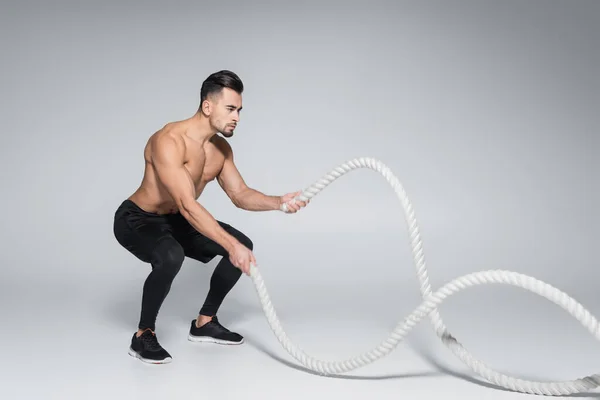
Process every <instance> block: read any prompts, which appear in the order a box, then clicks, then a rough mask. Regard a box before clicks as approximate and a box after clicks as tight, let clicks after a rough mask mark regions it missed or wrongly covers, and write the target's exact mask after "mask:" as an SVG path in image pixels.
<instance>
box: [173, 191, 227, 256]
mask: <svg viewBox="0 0 600 400" xmlns="http://www.w3.org/2000/svg"><path fill="white" fill-rule="evenodd" d="M181 215H182V216H183V217H184V218H185V219H186V220H187V221H188V222H189V223H190V225H192V226H193V227H194V228H195V229H196V230H197V231H198V232H200V233H201V234H203V235H204V236H206V237H208V238H209V239H212V240H214V241H215V242H217V243H218V244H220V245H221V246H222V247H223V248H224V249H225V250H226V251H227V252H231V250H232V249H233V247H234V246H235V245H236V244H238V240H237V239H236V238H234V237H233V236H232V235H230V234H229V233H227V231H225V229H223V228H222V227H221V225H219V223H218V222H217V220H216V219H215V218H214V217H213V216H212V215H211V214H210V213H209V212H208V210H206V208H204V207H203V206H202V205H201V204H200V203H198V202H197V201H190V202H189V204H185V206H184V207H181Z"/></svg>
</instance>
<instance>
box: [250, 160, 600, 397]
mask: <svg viewBox="0 0 600 400" xmlns="http://www.w3.org/2000/svg"><path fill="white" fill-rule="evenodd" d="M357 168H370V169H372V170H375V171H377V172H379V173H380V174H381V175H382V176H383V177H384V178H385V179H386V180H387V181H388V183H389V184H390V185H391V186H392V188H393V189H394V191H395V192H396V194H397V195H398V197H399V199H400V202H401V203H402V206H403V207H404V215H405V219H406V222H407V223H408V228H409V233H410V244H411V248H412V254H413V257H414V262H415V266H416V269H417V276H418V278H419V282H420V288H421V294H422V296H423V302H422V303H421V304H420V305H419V306H418V307H417V308H416V309H415V310H414V311H413V312H412V313H411V314H410V315H409V316H408V317H406V318H405V319H404V320H403V321H401V322H399V323H398V325H397V326H396V328H395V329H394V330H393V331H392V333H391V334H390V336H389V337H388V338H387V339H386V340H384V341H382V342H381V343H380V344H379V345H378V346H376V347H375V348H373V349H372V350H370V351H368V352H366V353H363V354H361V355H358V356H356V357H353V358H350V359H347V360H343V361H337V362H333V361H321V360H318V359H316V358H313V357H311V356H309V355H307V354H306V353H304V352H303V351H302V350H301V349H300V348H298V346H296V345H294V344H293V343H292V342H291V341H290V339H289V338H288V337H287V335H286V334H285V332H284V331H283V328H282V327H281V324H280V322H279V320H278V318H277V315H276V313H275V310H274V308H273V305H272V304H271V300H270V299H269V295H268V294H267V289H266V287H265V283H264V281H263V278H262V277H261V275H260V272H259V270H258V268H257V267H256V266H255V265H252V266H251V269H250V276H251V278H252V280H253V282H254V285H255V288H256V290H257V292H258V296H259V298H260V302H261V304H262V308H263V310H264V312H265V315H266V317H267V319H268V322H269V324H270V326H271V329H272V330H273V332H274V333H275V336H276V337H277V339H278V340H279V342H280V343H281V345H282V346H283V348H284V349H285V350H286V351H287V352H288V353H289V354H290V355H291V356H292V357H294V358H295V359H296V360H298V361H299V362H300V363H301V364H302V365H304V366H305V367H306V368H309V369H310V370H312V371H315V372H317V373H320V374H323V375H327V374H334V373H343V372H347V371H351V370H354V369H356V368H359V367H363V366H365V365H367V364H370V363H372V362H374V361H376V360H378V359H379V358H381V357H383V356H386V355H387V354H389V353H390V352H391V351H392V350H393V349H394V348H395V347H396V346H397V345H398V344H399V343H400V341H402V339H403V338H404V337H405V336H406V335H407V334H408V332H410V330H411V329H412V328H414V327H415V325H416V324H417V323H419V321H421V320H422V319H423V318H425V316H427V315H429V316H430V318H431V322H432V324H433V326H434V328H435V332H436V334H437V335H438V336H439V338H440V339H441V340H442V342H443V343H444V344H445V345H446V346H447V347H448V348H449V349H450V350H451V351H452V352H453V353H454V354H455V355H456V356H457V357H458V358H459V359H460V360H462V361H463V362H464V363H465V364H466V365H467V366H468V367H469V368H471V370H473V371H474V372H475V373H477V374H479V375H480V376H482V377H483V378H485V379H486V380H488V381H490V382H492V383H494V384H496V385H498V386H502V387H504V388H507V389H510V390H514V391H518V392H523V393H530V394H538V395H555V396H558V395H568V394H572V393H579V392H583V391H588V390H590V389H594V388H596V387H597V386H598V385H600V374H594V375H590V376H587V377H584V378H581V379H577V380H572V381H563V382H535V381H527V380H523V379H517V378H513V377H510V376H507V375H503V374H501V373H498V372H496V371H494V370H492V369H490V368H489V367H488V366H486V365H485V364H484V363H483V362H481V361H479V360H477V359H475V358H474V357H473V356H472V355H471V354H469V353H468V352H467V350H466V349H465V348H464V347H463V346H462V345H461V344H460V343H459V342H458V341H457V340H456V338H454V337H453V336H452V335H451V334H450V333H449V332H448V330H447V329H446V327H445V325H444V323H443V322H442V319H441V317H440V315H439V313H438V311H437V309H436V306H437V305H439V304H440V303H442V301H444V300H445V299H446V298H448V297H449V296H451V295H453V294H455V293H457V292H458V291H460V290H462V289H465V288H467V287H471V286H475V285H481V284H484V283H501V284H507V285H514V286H518V287H521V288H523V289H526V290H529V291H531V292H533V293H535V294H538V295H540V296H543V297H545V298H547V299H548V300H550V301H552V302H553V303H555V304H557V305H559V306H560V307H562V308H564V309H565V310H566V311H568V312H569V314H571V315H572V316H573V317H575V318H576V319H577V320H578V321H579V322H581V324H582V325H583V326H584V327H586V328H587V329H588V330H589V331H590V332H591V333H592V335H594V336H595V337H596V339H598V340H600V327H599V324H598V321H597V320H596V318H594V316H593V315H591V314H590V313H589V312H588V311H587V310H586V309H585V308H584V307H583V306H582V305H581V304H579V303H578V302H577V301H575V300H574V299H572V298H571V297H569V296H568V295H567V294H566V293H564V292H561V291H560V290H558V289H556V288H554V287H552V286H551V285H549V284H547V283H544V282H542V281H540V280H538V279H535V278H532V277H530V276H526V275H523V274H520V273H517V272H512V271H505V270H488V271H481V272H475V273H471V274H467V275H464V276H462V277H459V278H456V279H454V280H452V281H450V282H448V283H446V284H445V285H444V286H442V287H441V288H440V289H438V290H437V291H435V292H432V291H431V286H430V284H429V277H428V275H427V269H426V268H425V258H424V255H423V246H422V241H421V238H420V234H419V228H418V226H417V222H416V219H415V214H414V211H413V208H412V205H411V203H410V201H409V200H408V197H407V196H406V193H405V191H404V188H403V187H402V184H401V183H400V182H399V181H398V179H397V178H396V177H395V176H394V174H393V173H392V172H391V171H390V169H389V168H388V167H387V166H385V165H384V164H383V163H382V162H381V161H378V160H376V159H373V158H366V157H362V158H356V159H353V160H349V161H347V162H345V163H343V164H341V165H339V166H338V167H336V168H334V169H333V170H332V171H331V172H330V173H328V174H326V175H325V176H323V177H322V178H321V179H319V180H318V181H316V182H315V183H314V184H313V185H312V186H310V187H309V188H307V189H305V190H304V191H303V193H302V195H300V196H298V197H297V199H299V200H302V201H306V200H309V199H311V198H312V197H314V196H316V195H317V194H318V193H319V192H320V191H321V190H323V189H324V188H325V187H327V185H329V184H330V183H332V182H333V181H334V180H336V179H337V178H339V177H341V176H342V175H344V174H346V173H347V172H349V171H351V170H354V169H357ZM284 206H285V205H284ZM282 211H284V212H285V211H287V208H286V207H282Z"/></svg>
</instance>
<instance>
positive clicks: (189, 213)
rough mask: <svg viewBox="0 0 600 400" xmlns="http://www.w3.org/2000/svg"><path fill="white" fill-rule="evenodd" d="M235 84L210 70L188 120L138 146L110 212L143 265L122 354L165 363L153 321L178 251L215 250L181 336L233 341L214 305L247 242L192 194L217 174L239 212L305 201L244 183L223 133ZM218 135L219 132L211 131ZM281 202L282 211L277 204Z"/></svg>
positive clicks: (229, 124) (247, 252)
mask: <svg viewBox="0 0 600 400" xmlns="http://www.w3.org/2000/svg"><path fill="white" fill-rule="evenodd" d="M242 92H243V84H242V81H241V80H240V78H239V77H238V76H237V75H236V74H234V73H233V72H231V71H226V70H224V71H219V72H216V73H214V74H211V75H210V76H209V77H208V78H207V79H206V80H205V81H204V82H203V84H202V88H201V90H200V107H199V108H198V111H197V112H196V113H195V114H194V115H193V116H192V117H190V118H189V119H186V120H183V121H177V122H171V123H168V124H166V125H165V126H164V127H163V128H162V129H160V130H159V131H158V132H156V133H154V134H153V135H152V136H151V137H150V139H149V140H148V143H147V145H146V147H145V150H144V159H145V171H144V177H143V180H142V183H141V185H140V187H139V188H138V189H137V190H136V191H135V192H134V193H133V194H132V195H131V196H129V197H128V198H127V199H125V200H124V201H123V202H122V203H121V204H120V206H119V207H118V209H117V211H116V213H115V216H114V235H115V238H116V239H117V241H118V242H119V243H120V244H121V245H122V246H123V247H124V248H125V249H127V250H128V251H129V252H131V253H132V254H133V255H134V256H136V257H137V258H138V259H140V260H142V261H144V262H146V263H149V264H150V265H151V267H152V270H151V272H150V273H149V275H148V277H147V278H146V280H145V283H144V286H143V294H142V305H141V315H140V320H139V323H138V331H137V332H136V333H134V334H133V337H132V338H131V346H130V349H129V354H130V355H131V356H133V357H136V358H139V359H140V360H142V361H145V362H149V363H167V362H170V361H171V355H170V354H169V353H168V352H167V351H166V350H165V349H164V348H163V347H162V346H161V345H160V344H159V342H158V340H157V337H156V333H155V322H156V318H157V315H158V312H159V309H160V307H161V305H162V303H163V301H164V299H165V297H166V296H167V294H168V293H169V290H170V288H171V284H172V282H173V280H174V278H175V276H176V275H177V273H178V272H179V270H180V268H181V265H182V263H183V261H184V258H185V257H189V258H191V259H195V260H198V261H200V262H203V263H207V262H209V261H211V260H212V259H213V258H214V257H216V256H221V257H222V258H221V260H220V261H219V263H218V264H217V266H216V268H215V270H214V272H213V274H212V277H211V280H210V289H209V290H208V294H207V296H206V299H205V301H204V304H203V305H202V308H201V309H200V312H199V314H198V316H197V317H196V318H195V319H193V320H192V321H191V326H190V331H189V335H188V339H189V340H191V341H195V342H213V343H221V344H241V343H243V341H244V339H243V337H242V336H241V335H240V334H238V333H235V332H231V331H230V330H228V329H227V328H225V327H224V326H222V325H221V324H220V323H219V321H218V319H217V316H216V314H217V310H218V309H219V307H220V306H221V303H222V302H223V299H224V298H225V296H226V295H227V294H228V293H229V291H230V290H231V289H232V288H233V286H234V285H235V284H236V282H237V281H238V279H239V278H240V276H241V274H242V272H243V273H245V274H249V272H250V264H251V263H252V264H254V265H256V259H255V258H254V255H253V253H252V249H253V243H252V241H251V240H250V239H249V238H248V237H247V236H246V235H244V234H243V233H242V232H240V231H238V230H237V229H235V228H234V227H232V226H231V225H229V224H227V223H224V222H222V221H219V220H216V219H215V218H214V217H213V216H212V215H211V214H210V213H209V212H208V211H207V210H206V209H205V208H204V207H203V206H202V205H201V204H200V203H199V202H198V201H197V200H198V198H199V197H200V194H201V193H202V191H203V190H204V188H205V186H206V185H207V184H208V183H209V182H211V181H213V180H214V179H215V178H216V179H217V181H218V183H219V185H220V186H221V188H222V189H223V190H224V192H225V193H226V194H227V196H228V197H229V198H230V199H231V201H232V203H233V204H234V205H235V206H236V207H238V208H240V209H243V210H248V211H269V210H281V211H285V212H288V213H295V212H297V211H298V210H299V209H300V208H302V207H305V206H306V204H307V203H308V202H303V201H299V200H294V198H295V197H296V196H298V195H299V194H300V193H301V191H298V192H294V193H288V194H286V195H283V196H267V195H265V194H263V193H261V192H259V191H257V190H255V189H252V188H249V187H248V186H246V183H245V182H244V180H243V178H242V177H241V175H240V173H239V171H238V170H237V168H236V166H235V164H234V161H233V152H232V149H231V147H230V145H229V143H228V141H227V140H226V139H225V138H230V137H232V136H233V132H234V130H235V128H236V125H237V123H238V122H239V120H240V111H241V110H242ZM217 133H220V134H221V135H222V136H223V137H221V136H218V135H217ZM284 204H285V205H286V206H287V209H286V208H285V207H284V206H283V205H284Z"/></svg>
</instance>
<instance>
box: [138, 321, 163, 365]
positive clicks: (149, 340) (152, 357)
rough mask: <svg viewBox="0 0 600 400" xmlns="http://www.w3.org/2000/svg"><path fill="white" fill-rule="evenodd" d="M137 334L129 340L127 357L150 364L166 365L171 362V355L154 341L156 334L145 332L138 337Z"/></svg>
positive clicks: (149, 331)
mask: <svg viewBox="0 0 600 400" xmlns="http://www.w3.org/2000/svg"><path fill="white" fill-rule="evenodd" d="M136 334H137V332H136V333H134V334H133V337H132V338H131V346H130V347H129V355H130V356H131V357H135V358H139V359H140V360H142V361H144V362H146V363H150V364H166V363H170V362H171V355H170V354H169V353H168V352H167V351H166V350H165V349H163V348H162V346H161V345H160V344H159V343H158V340H157V339H156V333H154V332H152V331H151V330H150V329H147V330H145V331H144V332H143V333H142V334H141V335H140V337H137V336H136Z"/></svg>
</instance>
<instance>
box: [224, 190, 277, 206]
mask: <svg viewBox="0 0 600 400" xmlns="http://www.w3.org/2000/svg"><path fill="white" fill-rule="evenodd" d="M233 203H234V204H235V205H236V207H238V208H241V209H242V210H248V211H274V210H279V207H280V206H281V197H280V196H268V195H266V194H264V193H261V192H259V191H258V190H255V189H251V188H246V190H244V191H243V192H242V193H240V194H238V195H237V196H236V198H235V199H234V200H233Z"/></svg>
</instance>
